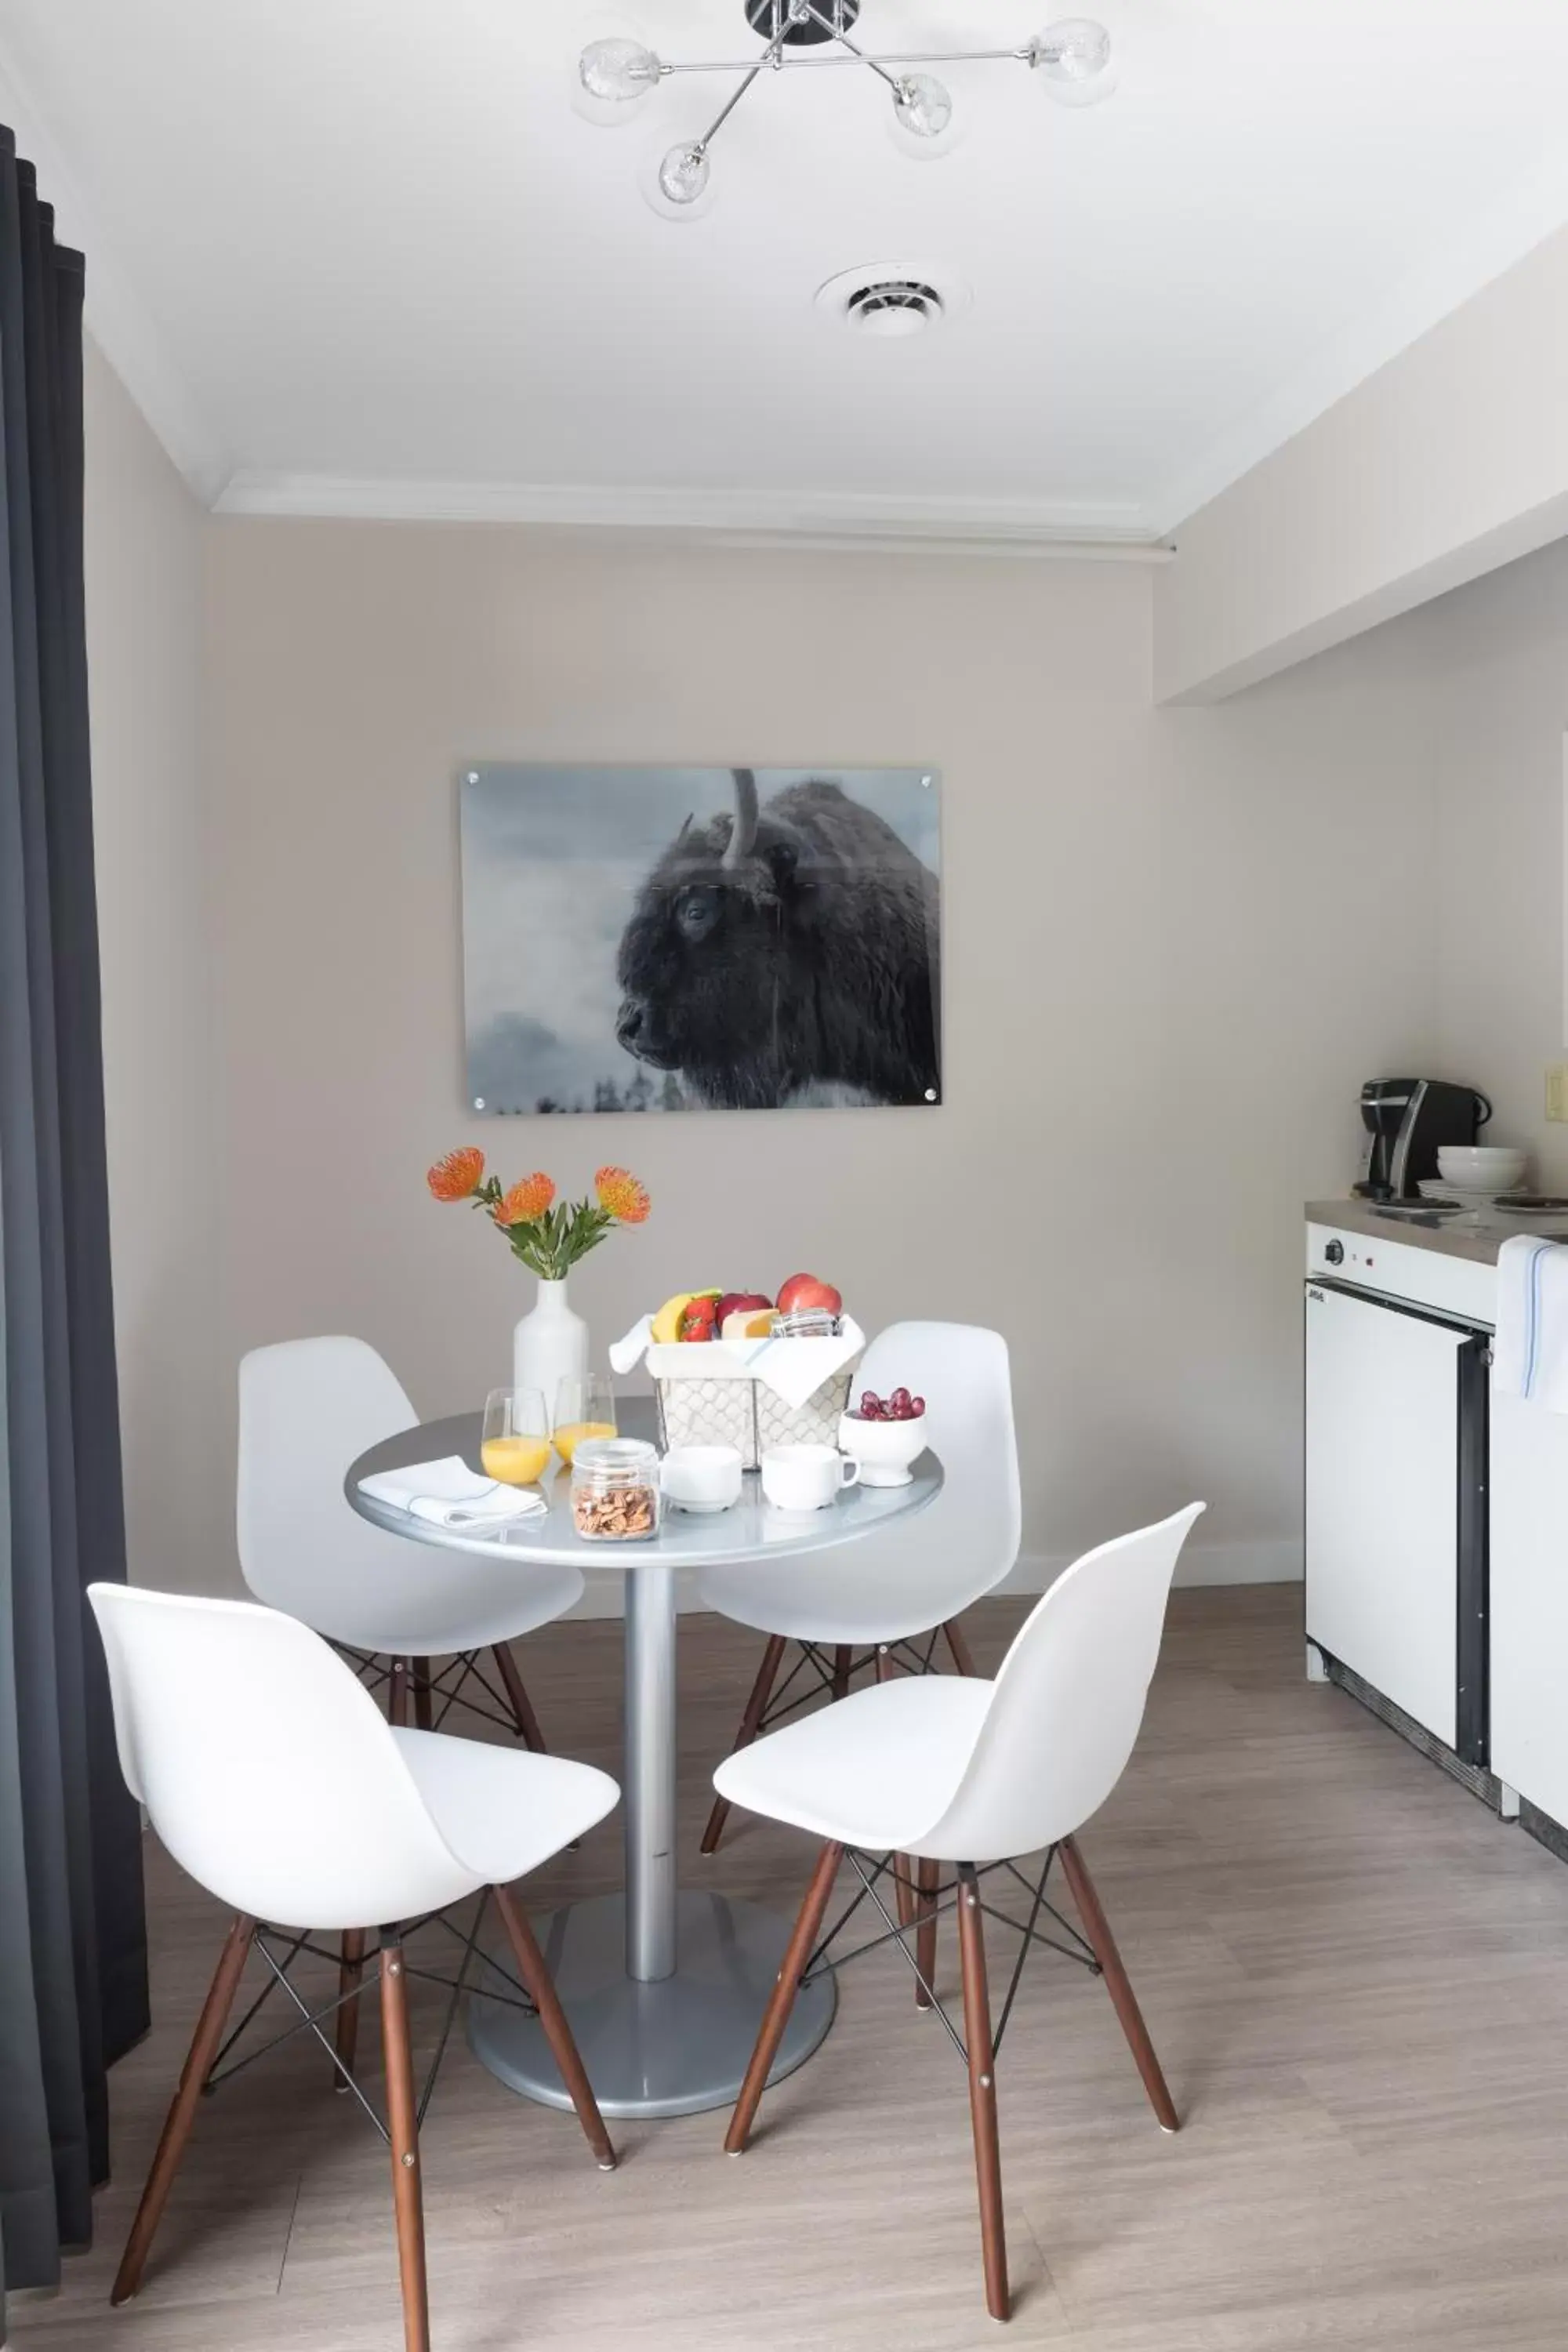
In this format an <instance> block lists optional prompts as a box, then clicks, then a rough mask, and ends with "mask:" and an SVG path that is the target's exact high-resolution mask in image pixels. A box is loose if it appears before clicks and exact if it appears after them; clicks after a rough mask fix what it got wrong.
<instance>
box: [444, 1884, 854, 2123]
mask: <svg viewBox="0 0 1568 2352" xmlns="http://www.w3.org/2000/svg"><path fill="white" fill-rule="evenodd" d="M677 1919H678V1935H679V1956H680V1957H679V1967H678V1968H677V1969H676V1972H675V1974H674V1975H673V1976H670V1977H664V1978H661V1979H659V1981H658V1983H655V1984H639V1983H637V1981H636V1979H633V1978H631V1977H628V1976H627V1975H626V1902H625V1898H624V1897H623V1896H621V1895H597V1896H595V1898H594V1899H593V1900H592V1901H591V1902H587V1903H571V1904H568V1905H566V1906H565V1907H564V1908H563V1909H562V1910H560V1911H554V1912H551V1913H548V1914H547V1915H546V1916H543V1917H542V1918H540V1919H537V1920H536V1921H535V1922H534V1923H533V1924H534V1930H535V1933H536V1934H537V1936H538V1937H539V1941H540V1945H541V1947H542V1950H543V1953H544V1957H545V1959H546V1961H547V1962H548V1964H549V1967H550V1970H551V1973H552V1976H553V1977H554V1979H555V1984H556V1990H558V1991H559V1993H560V1995H561V2000H562V2003H563V2007H564V2009H565V2011H566V2014H567V2016H568V2018H569V2019H570V2020H571V2023H572V2031H573V2032H574V2035H575V2036H576V2039H577V2047H578V2049H579V2050H580V2051H581V2052H582V2053H583V2063H584V2065H585V2066H586V2068H587V2070H588V2080H589V2081H590V2082H591V2083H592V2084H593V2085H594V2095H595V2098H596V2099H597V2100H598V2102H599V2105H600V2108H601V2110H602V2111H603V2113H604V2114H605V2115H606V2116H695V2115H700V2114H702V2113H703V2112H704V2111H705V2110H706V2109H708V2108H710V2107H727V2106H731V2105H733V2103H734V2101H735V2098H736V2097H737V2095H738V2094H739V2092H740V2088H741V2084H742V2079H743V2077H744V2075H745V2072H746V2066H747V2063H748V2061H749V2060H750V2058H751V2055H752V2045H753V2043H754V2042H755V2041H756V2038H757V2030H758V2028H759V2026H760V2025H761V2024H762V2021H763V2010H764V2009H765V2008H766V2006H767V2001H768V1996H769V1994H770V1993H771V1992H772V1991H773V1982H774V1979H775V1978H776V1977H777V1975H778V1969H779V1963H780V1961H781V1960H782V1959H783V1958H784V1947H785V1945H786V1944H787V1943H788V1941H789V1935H790V1927H791V1922H790V1921H789V1920H788V1919H787V1918H785V1917H783V1916H781V1915H780V1914H779V1913H777V1912H775V1911H770V1910H766V1909H764V1907H763V1905H762V1904H760V1903H742V1902H736V1901H734V1900H732V1899H731V1897H729V1896H727V1895H703V1894H683V1895H679V1896H678V1897H677ZM483 1981H484V1979H483V1977H482V1975H481V1976H480V1977H479V1979H478V1983H479V1987H480V1988H481V1990H476V1992H475V1994H474V1996H473V1998H472V1999H471V2000H470V2001H469V2003H468V2042H469V2045H470V2047H471V2048H472V2050H473V2053H474V2055H475V2056H476V2057H477V2058H478V2060H479V2063H480V2064H481V2065H482V2066H487V2067H488V2068H489V2071H490V2073H491V2074H494V2075H496V2076H498V2077H499V2079H500V2081H501V2082H503V2083H505V2084H507V2086H508V2087H509V2089H510V2090H513V2091H521V2093H522V2094H523V2095H524V2097H525V2098H530V2099H538V2100H539V2101H541V2103H542V2105H545V2106H547V2107H569V2106H570V2105H571V2104H572V2103H571V2101H570V2099H569V2098H568V2097H567V2095H566V2092H565V2088H564V2086H563V2084H562V2080H561V2077H560V2075H559V2074H557V2073H556V2071H555V2062H554V2060H553V2059H552V2057H551V2055H550V2049H549V2045H548V2043H547V2042H545V2039H544V2035H543V2033H542V2031H541V2029H540V2025H539V2021H538V2019H537V2018H533V2017H527V2016H524V2014H523V2013H522V2011H521V2010H517V2009H511V2008H508V2007H507V2006H506V2005H505V2004H503V2003H502V2002H500V2001H496V2000H486V1999H485V1998H484V1994H483V1990H482V1986H483ZM837 1998H838V1996H837V1986H836V1983H835V1980H834V1979H833V1978H832V1977H831V1976H827V1977H824V1978H822V1979H819V1981H818V1982H817V1983H816V1984H814V1985H810V1986H808V1987H807V1988H806V1989H805V1990H804V1991H803V1992H802V1993H801V1994H800V1995H799V1997H798V1999H797V2000H796V2001H795V2011H794V2014H793V2015H792V2016H791V2018H790V2021H789V2030H788V2032H786V2033H785V2035H784V2042H783V2044H782V2046H781V2048H780V2051H779V2054H778V2058H777V2061H776V2063H775V2064H774V2066H773V2073H772V2074H770V2075H769V2077H768V2080H769V2081H770V2082H773V2083H776V2082H779V2081H780V2080H782V2078H783V2077H784V2075H785V2074H791V2073H793V2072H794V2070H795V2067H796V2066H799V2065H800V2064H802V2063H804V2061H805V2059H807V2058H809V2057H810V2056H811V2053H812V2052H813V2051H814V2050H815V2049H816V2047H817V2044H818V2043H819V2042H821V2041H822V2039H823V2037H824V2035H825V2034H826V2032H827V2029H828V2027H829V2026H830V2025H831V2024H832V2022H833V2011H834V2009H835V2007H836V2005H837Z"/></svg>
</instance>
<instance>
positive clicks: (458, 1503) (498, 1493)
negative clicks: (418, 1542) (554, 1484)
mask: <svg viewBox="0 0 1568 2352" xmlns="http://www.w3.org/2000/svg"><path fill="white" fill-rule="evenodd" d="M359 1486H360V1493H361V1494H362V1495H369V1496H371V1497H372V1498H373V1500H374V1501H375V1502H378V1503H390V1504H392V1505H393V1507H395V1509H397V1510H400V1511H406V1512H407V1513H408V1514H409V1517H411V1518H416V1519H428V1520H429V1521H430V1522H431V1523H432V1525H433V1526H435V1527H438V1528H488V1527H499V1526H500V1524H501V1522H502V1521H503V1520H505V1519H521V1518H526V1517H528V1515H529V1513H530V1512H531V1511H542V1510H543V1509H545V1508H546V1505H545V1500H544V1497H543V1496H542V1494H540V1493H539V1491H538V1489H537V1488H536V1487H531V1486H501V1485H500V1483H499V1481H498V1480H496V1479H494V1478H481V1477H479V1476H478V1475H476V1474H475V1473H474V1472H473V1471H472V1470H470V1469H469V1467H468V1464H467V1463H466V1462H465V1461H464V1460H463V1459H462V1457H461V1455H460V1454H447V1455H445V1456H444V1457H443V1459H442V1460H441V1461H439V1462H413V1463H410V1465H409V1466H408V1468H407V1469H406V1470H378V1471H377V1472H376V1473H375V1475H374V1477H370V1478H362V1479H361V1480H360V1482H359Z"/></svg>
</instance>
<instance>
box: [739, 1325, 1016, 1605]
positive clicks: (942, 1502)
mask: <svg viewBox="0 0 1568 2352" xmlns="http://www.w3.org/2000/svg"><path fill="white" fill-rule="evenodd" d="M897 1387H903V1388H907V1389H909V1390H910V1392H911V1393H912V1394H913V1395H915V1396H923V1397H924V1398H925V1401H926V1412H925V1423H926V1439H927V1443H928V1444H930V1445H931V1449H932V1451H933V1452H934V1453H935V1454H936V1456H937V1459H938V1460H939V1461H940V1463H941V1464H942V1492H941V1493H940V1494H939V1495H938V1496H937V1497H936V1499H935V1501H934V1502H931V1503H929V1504H928V1505H927V1506H926V1507H925V1509H924V1510H923V1511H917V1512H916V1513H914V1515H913V1516H912V1517H910V1518H907V1519H901V1520H900V1521H899V1522H898V1523H897V1524H896V1525H894V1526H892V1527H889V1528H888V1530H887V1532H886V1533H885V1534H879V1535H874V1536H866V1537H863V1538H861V1540H860V1541H859V1542H858V1543H856V1544H854V1545H852V1546H850V1547H849V1548H848V1549H847V1550H841V1551H836V1552H834V1553H833V1554H832V1556H831V1558H829V1559H824V1560H820V1561H816V1560H811V1559H801V1560H793V1561H789V1562H780V1561H774V1560H766V1559H763V1560H760V1561H759V1562H758V1563H757V1564H756V1566H755V1567H752V1566H750V1565H746V1566H744V1567H735V1568H712V1569H707V1570H704V1571H703V1572H702V1574H701V1575H700V1578H699V1579H698V1591H699V1593H700V1598H701V1600H702V1602H703V1605H704V1606H705V1607H706V1608H709V1609H715V1610H717V1611H718V1612H719V1613H720V1615H721V1616H723V1617H732V1618H733V1619H734V1620H735V1622H737V1623H738V1624H742V1625H752V1626H754V1627H755V1628H756V1629H757V1631H758V1632H759V1633H781V1634H783V1635H784V1638H785V1640H787V1641H792V1642H811V1643H823V1644H836V1643H854V1644H857V1645H859V1644H863V1643H882V1642H902V1641H908V1640H910V1638H911V1637H912V1636H914V1635H915V1634H919V1633H930V1632H931V1628H932V1627H933V1626H936V1625H942V1624H945V1623H946V1622H948V1621H949V1620H950V1619H952V1618H953V1617H956V1616H958V1615H959V1614H960V1613H961V1612H962V1611H963V1610H965V1609H967V1608H968V1607H969V1605H970V1603H971V1602H972V1601H978V1600H979V1598H980V1596H981V1594H982V1593H984V1592H989V1591H991V1589H992V1587H993V1586H994V1585H996V1584H998V1583H1000V1581H1001V1580H1002V1579H1003V1577H1005V1575H1006V1573H1007V1571H1008V1570H1009V1569H1010V1568H1011V1567H1012V1565H1013V1563H1014V1561H1015V1560H1016V1559H1017V1557H1018V1543H1019V1538H1020V1533H1021V1529H1022V1517H1021V1506H1020V1501H1019V1492H1018V1454H1017V1446H1016V1441H1015V1437H1014V1431H1013V1391H1012V1381H1011V1378H1010V1374H1009V1370H1008V1362H1007V1343H1006V1341H1005V1339H1003V1337H1002V1335H1001V1333H1000V1332H998V1331H987V1330H984V1329H982V1328H979V1327H978V1326H976V1325H973V1324H969V1323H894V1324H891V1325H889V1328H888V1329H887V1330H886V1331H881V1332H879V1334H878V1335H877V1337H876V1339H873V1340H872V1342H871V1344H870V1346H869V1347H868V1349H867V1350H866V1353H865V1356H864V1358H863V1359H862V1360H861V1364H860V1369H859V1370H858V1372H857V1373H856V1376H855V1394H856V1397H857V1398H858V1397H859V1396H860V1395H861V1394H862V1393H863V1392H864V1391H866V1390H867V1389H872V1390H875V1391H877V1392H878V1393H879V1394H882V1393H885V1391H886V1390H888V1389H890V1388H897Z"/></svg>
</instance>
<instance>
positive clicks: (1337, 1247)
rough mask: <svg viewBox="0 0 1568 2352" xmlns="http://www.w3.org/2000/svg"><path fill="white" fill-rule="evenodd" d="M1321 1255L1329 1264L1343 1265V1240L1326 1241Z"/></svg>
mask: <svg viewBox="0 0 1568 2352" xmlns="http://www.w3.org/2000/svg"><path fill="white" fill-rule="evenodd" d="M1323 1255H1324V1256H1325V1257H1326V1258H1327V1259H1328V1261H1329V1264H1330V1265H1343V1264H1344V1262H1345V1245H1344V1244H1343V1242H1326V1243H1325V1244H1324V1245H1323Z"/></svg>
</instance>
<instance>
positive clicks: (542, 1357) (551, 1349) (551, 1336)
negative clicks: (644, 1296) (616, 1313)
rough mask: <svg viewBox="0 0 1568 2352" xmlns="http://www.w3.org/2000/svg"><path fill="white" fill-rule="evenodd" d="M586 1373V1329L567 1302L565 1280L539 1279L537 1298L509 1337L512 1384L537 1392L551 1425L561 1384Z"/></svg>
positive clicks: (514, 1386)
mask: <svg viewBox="0 0 1568 2352" xmlns="http://www.w3.org/2000/svg"><path fill="white" fill-rule="evenodd" d="M587 1370H588V1326H587V1325H586V1324H585V1323H584V1320H583V1318H582V1317H581V1316H580V1315H578V1314H576V1313H574V1310H573V1309H572V1308H571V1307H569V1306H568V1305H567V1303H566V1285H565V1282H564V1281H561V1282H546V1281H544V1280H543V1279H542V1278H541V1280H540V1285H539V1298H538V1302H537V1304H536V1305H535V1307H533V1310H532V1312H531V1314H528V1315H525V1316H524V1317H523V1318H522V1320H521V1322H520V1323H519V1325H518V1326H517V1328H516V1330H515V1331H513V1333H512V1335H511V1384H512V1386H513V1388H518V1389H537V1390H538V1391H540V1394H541V1395H542V1397H543V1399H544V1410H545V1412H547V1413H548V1414H549V1416H550V1419H551V1422H552V1424H553V1423H554V1419H555V1391H556V1390H557V1389H558V1388H559V1387H560V1385H561V1383H562V1381H580V1380H582V1379H583V1378H584V1375H585V1374H586V1372H587Z"/></svg>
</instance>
